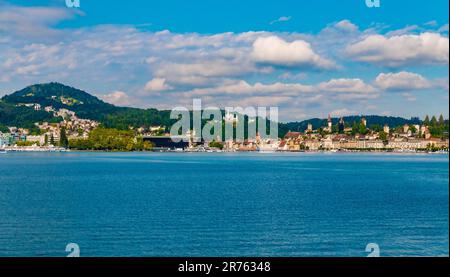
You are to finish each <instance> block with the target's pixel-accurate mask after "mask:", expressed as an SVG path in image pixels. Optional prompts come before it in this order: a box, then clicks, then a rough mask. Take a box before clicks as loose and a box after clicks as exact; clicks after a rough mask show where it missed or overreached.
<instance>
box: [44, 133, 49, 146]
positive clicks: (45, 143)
mask: <svg viewBox="0 0 450 277" xmlns="http://www.w3.org/2000/svg"><path fill="white" fill-rule="evenodd" d="M44 145H48V135H47V134H45V137H44Z"/></svg>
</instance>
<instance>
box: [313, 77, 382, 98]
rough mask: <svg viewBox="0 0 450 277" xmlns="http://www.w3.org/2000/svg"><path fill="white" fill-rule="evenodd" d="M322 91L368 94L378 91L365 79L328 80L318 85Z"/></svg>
mask: <svg viewBox="0 0 450 277" xmlns="http://www.w3.org/2000/svg"><path fill="white" fill-rule="evenodd" d="M317 87H318V88H319V89H320V90H321V91H325V92H337V93H360V94H367V93H373V92H375V91H376V89H375V88H374V87H372V86H371V85H368V84H366V83H365V82H364V81H363V80H361V79H358V78H354V79H345V78H340V79H331V80H330V81H328V82H323V83H320V84H319V85H318V86H317Z"/></svg>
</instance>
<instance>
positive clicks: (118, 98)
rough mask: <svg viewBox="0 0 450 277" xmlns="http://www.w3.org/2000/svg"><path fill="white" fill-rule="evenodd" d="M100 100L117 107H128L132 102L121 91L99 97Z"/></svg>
mask: <svg viewBox="0 0 450 277" xmlns="http://www.w3.org/2000/svg"><path fill="white" fill-rule="evenodd" d="M99 98H100V99H102V100H104V101H105V102H108V103H110V104H113V105H117V106H130V105H131V104H132V101H131V99H130V97H129V96H128V95H127V94H126V93H125V92H123V91H114V92H111V93H109V94H106V95H100V96H99Z"/></svg>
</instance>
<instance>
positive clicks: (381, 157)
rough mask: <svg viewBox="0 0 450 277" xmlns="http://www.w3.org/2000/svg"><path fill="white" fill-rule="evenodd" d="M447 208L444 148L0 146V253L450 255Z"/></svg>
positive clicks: (446, 159) (446, 173)
mask: <svg viewBox="0 0 450 277" xmlns="http://www.w3.org/2000/svg"><path fill="white" fill-rule="evenodd" d="M448 212H449V157H448V155H412V154H411V155H409V154H398V155H396V154H361V153H359V154H338V153H333V154H332V153H329V154H327V153H281V154H259V153H236V154H235V153H230V154H226V153H217V154H213V153H195V154H194V153H78V152H70V153H8V154H6V155H0V256H56V257H59V256H66V255H67V254H68V253H66V252H65V247H66V245H67V244H68V243H71V242H73V243H77V244H78V245H79V247H80V251H81V253H80V254H81V256H366V255H367V254H368V253H366V252H365V248H366V245H367V244H368V243H376V244H378V245H379V248H380V252H381V253H380V254H381V256H448V255H449V214H448Z"/></svg>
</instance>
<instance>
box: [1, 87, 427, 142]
mask: <svg viewBox="0 0 450 277" xmlns="http://www.w3.org/2000/svg"><path fill="white" fill-rule="evenodd" d="M27 103H37V104H40V105H41V106H42V109H44V107H46V106H52V107H54V108H56V109H61V108H65V109H68V110H71V111H74V112H76V114H77V116H78V117H80V118H85V119H92V120H97V121H99V122H101V123H102V124H103V125H104V126H105V127H110V128H117V129H128V128H129V126H133V127H141V126H152V125H164V126H171V125H172V124H173V123H174V120H171V119H170V111H160V110H156V109H138V108H128V107H117V106H114V105H112V104H109V103H106V102H104V101H102V100H100V99H98V98H97V97H95V96H93V95H91V94H89V93H87V92H85V91H82V90H79V89H76V88H73V87H69V86H66V85H63V84H60V83H47V84H37V85H32V86H29V87H26V88H24V89H22V90H19V91H16V92H14V93H12V94H10V95H6V96H4V97H3V98H2V99H1V100H0V130H1V128H3V129H4V127H5V126H17V127H23V128H33V126H34V122H42V121H48V122H59V121H60V120H61V118H54V117H53V114H52V113H47V112H45V111H43V110H41V111H35V110H34V109H33V108H29V107H23V106H22V107H19V106H17V105H18V104H27ZM364 117H365V118H366V119H367V124H368V126H369V127H370V126H372V125H380V126H383V125H384V124H388V125H389V126H390V127H396V126H400V125H404V124H419V123H421V121H420V120H419V119H418V118H412V119H405V118H401V117H389V116H377V115H368V116H364ZM361 118H362V116H347V117H344V120H345V122H346V123H347V124H348V125H350V126H351V125H352V124H353V122H360V121H361ZM338 120H339V119H338V118H333V124H336V123H337V122H338ZM308 123H311V124H312V125H313V128H315V129H317V128H319V127H322V126H326V125H327V120H326V119H319V118H313V119H309V120H305V121H301V122H289V123H280V125H279V134H280V136H284V134H286V133H287V132H288V131H300V132H303V131H304V130H306V128H307V126H308Z"/></svg>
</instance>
